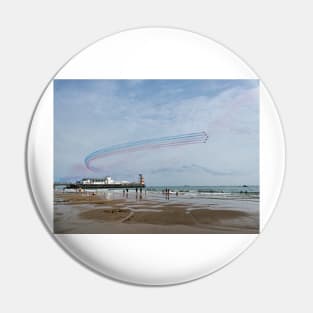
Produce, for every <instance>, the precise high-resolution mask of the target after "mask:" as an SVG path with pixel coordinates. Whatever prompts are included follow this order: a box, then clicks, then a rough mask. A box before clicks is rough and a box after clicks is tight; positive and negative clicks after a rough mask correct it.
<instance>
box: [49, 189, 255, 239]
mask: <svg viewBox="0 0 313 313" xmlns="http://www.w3.org/2000/svg"><path fill="white" fill-rule="evenodd" d="M54 232H55V233H59V234H69V233H72V234H73V233H74V234H126V233H129V234H132V233H133V234H138V233H141V234H154V233H156V234H161V233H162V234H171V233H176V234H189V233H195V234H199V233H207V234H221V233H227V234H230V233H232V234H251V233H259V216H258V213H257V212H255V211H251V212H248V211H247V210H242V211H241V210H240V209H238V208H234V209H232V208H229V207H225V208H223V207H221V206H220V205H219V206H218V207H217V206H214V205H210V204H199V203H193V204H190V203H184V201H183V199H182V200H180V199H179V198H178V199H177V198H176V197H175V198H174V197H173V198H172V199H171V198H170V199H167V200H166V201H165V200H158V199H153V198H152V199H149V197H145V196H143V197H140V196H139V195H138V196H137V197H136V196H135V194H131V195H129V196H128V197H127V198H126V197H122V196H119V197H116V198H114V199H110V198H109V199H108V198H105V197H104V195H103V194H102V195H97V194H96V195H92V194H91V193H89V194H85V193H62V192H55V195H54Z"/></svg>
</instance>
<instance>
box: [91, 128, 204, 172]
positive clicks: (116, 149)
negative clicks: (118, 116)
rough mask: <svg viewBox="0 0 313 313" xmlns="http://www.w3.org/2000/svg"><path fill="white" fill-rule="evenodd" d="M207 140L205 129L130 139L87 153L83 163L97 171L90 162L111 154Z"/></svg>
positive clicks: (170, 146)
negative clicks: (136, 139)
mask: <svg viewBox="0 0 313 313" xmlns="http://www.w3.org/2000/svg"><path fill="white" fill-rule="evenodd" d="M207 140H208V135H207V133H206V132H205V131H202V132H196V133H188V134H181V135H175V136H167V137H159V138H152V139H144V140H139V141H132V142H127V143H123V144H118V145H114V146H111V147H107V148H102V149H99V150H96V151H94V152H92V153H90V154H88V155H87V156H86V158H85V165H86V167H87V168H88V169H89V170H91V171H98V169H97V168H95V167H92V162H93V161H95V160H97V159H102V158H107V157H111V156H113V155H118V154H124V153H132V152H137V151H144V150H153V149H163V148H172V147H178V146H185V145H192V144H199V143H205V142H206V141H207Z"/></svg>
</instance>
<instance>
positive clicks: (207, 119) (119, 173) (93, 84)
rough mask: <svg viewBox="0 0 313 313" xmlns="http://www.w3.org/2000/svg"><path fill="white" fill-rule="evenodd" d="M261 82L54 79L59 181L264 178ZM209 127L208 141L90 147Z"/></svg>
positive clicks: (220, 181) (195, 181) (231, 181)
mask: <svg viewBox="0 0 313 313" xmlns="http://www.w3.org/2000/svg"><path fill="white" fill-rule="evenodd" d="M258 86H259V82H258V80H55V81H54V177H55V180H69V179H79V178H82V177H103V176H106V175H109V176H112V178H113V179H115V180H129V181H135V180H137V175H138V173H143V175H144V177H145V180H146V184H147V185H150V186H152V185H242V184H249V185H251V184H255V185H258V184H259V88H258ZM199 131H205V132H207V134H208V136H209V138H208V141H207V142H206V143H199V144H194V145H186V146H179V147H171V148H163V149H154V150H145V151H137V152H133V153H124V154H123V153H121V154H119V155H118V156H115V157H114V156H112V157H106V158H102V159H99V160H97V161H96V162H95V163H96V164H95V165H96V167H97V168H99V169H101V170H100V171H98V172H92V171H91V170H89V169H87V168H86V166H85V164H84V158H85V157H86V156H87V155H88V154H90V153H91V152H93V151H95V150H98V149H101V148H105V147H110V146H112V145H116V144H122V143H127V142H131V141H136V140H143V139H149V138H158V137H162V136H172V135H179V134H185V133H191V132H199Z"/></svg>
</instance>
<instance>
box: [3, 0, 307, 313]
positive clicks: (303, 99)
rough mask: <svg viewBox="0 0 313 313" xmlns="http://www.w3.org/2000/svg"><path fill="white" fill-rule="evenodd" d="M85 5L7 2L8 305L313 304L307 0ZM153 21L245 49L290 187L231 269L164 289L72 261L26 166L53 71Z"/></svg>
mask: <svg viewBox="0 0 313 313" xmlns="http://www.w3.org/2000/svg"><path fill="white" fill-rule="evenodd" d="M82 3H84V5H81V4H80V3H79V2H78V1H53V2H52V1H51V2H48V1H46V2H44V1H41V2H40V1H37V2H36V1H31V0H30V1H23V2H22V1H10V2H8V1H6V3H2V4H1V6H0V38H1V41H0V44H1V50H0V51H1V58H0V77H1V84H0V86H1V87H0V88H1V89H0V90H1V92H0V97H1V98H0V103H1V109H2V110H1V112H2V113H1V123H0V127H1V132H0V134H1V143H2V154H1V163H0V164H1V165H0V166H1V168H0V170H1V179H0V182H1V196H2V201H1V215H0V216H1V218H0V221H1V228H0V229H1V259H0V260H1V261H0V262H1V267H0V271H1V272H0V277H1V280H0V284H1V285H0V287H1V302H0V309H1V311H4V312H19V311H28V310H29V311H32V312H40V311H43V310H44V311H46V312H55V311H57V310H58V311H65V310H70V311H74V312H77V313H78V312H85V311H87V310H88V311H89V310H90V311H93V312H103V311H110V312H124V311H126V310H127V311H136V312H146V311H149V312H160V311H161V310H163V311H166V312H168V311H173V310H175V311H180V312H190V311H197V312H208V311H213V312H229V311H240V312H251V311H254V312H264V311H265V310H268V311H274V310H284V312H286V311H287V312H294V311H296V310H297V311H301V312H309V311H311V310H312V308H313V305H312V302H311V299H310V298H309V296H311V293H312V288H310V287H312V286H311V285H312V282H311V281H312V279H313V277H312V276H313V275H312V273H313V271H312V268H311V266H312V264H313V258H312V239H311V238H310V236H311V237H312V231H311V229H312V217H313V213H312V212H313V206H312V203H311V200H310V196H311V193H312V186H311V185H312V184H311V181H312V177H311V175H312V165H311V160H312V151H311V150H309V146H310V145H312V141H311V138H310V133H312V131H313V129H312V122H311V120H312V113H313V112H312V96H311V89H312V87H311V85H312V77H311V70H312V59H311V56H312V53H313V51H312V50H313V49H312V35H311V32H310V28H312V27H313V25H312V24H313V22H312V21H309V19H310V18H311V17H310V15H311V12H312V9H311V8H310V7H309V2H308V1H297V2H294V1H290V2H289V3H286V2H285V1H276V2H275V3H272V2H271V1H263V2H255V1H236V2H230V1H216V2H215V1H214V2H209V1H203V2H201V1H195V0H194V1H188V2H187V4H186V2H184V3H182V1H161V0H159V1H154V2H151V1H127V2H126V1H124V2H122V1H114V2H113V1H102V2H100V1H99V2H96V1H89V2H88V5H87V2H82ZM149 25H161V26H163V25H164V26H175V27H182V28H185V29H190V30H193V31H196V32H199V33H201V34H205V35H207V36H209V37H212V38H214V39H216V40H217V41H219V42H221V43H223V44H225V45H226V46H227V47H230V48H231V49H232V50H233V51H234V52H236V53H237V54H239V56H241V57H242V58H243V59H244V60H246V61H247V63H248V64H250V65H251V66H252V68H253V69H255V71H256V72H257V73H258V74H259V75H260V77H261V79H262V80H263V81H264V82H265V84H266V85H267V86H268V88H269V89H270V91H271V93H272V96H273V98H274V100H275V101H276V104H277V106H278V109H279V111H280V115H281V118H282V120H283V124H284V128H285V135H286V139H287V173H286V180H285V184H284V188H283V191H282V195H281V199H280V202H279V205H278V207H277V209H276V211H275V213H274V215H273V217H272V220H271V221H270V223H269V224H268V226H267V227H266V229H265V231H264V232H263V234H262V235H261V236H260V238H259V239H258V240H257V241H256V242H255V243H254V245H253V246H251V247H250V248H249V250H248V251H246V252H245V253H244V254H243V255H242V256H241V257H240V258H238V259H237V260H236V261H235V262H233V263H232V264H230V265H228V266H227V267H225V268H224V269H223V270H221V271H219V272H217V273H215V274H213V275H211V276H209V277H206V278H203V279H200V280H198V281H195V282H192V283H188V284H184V285H179V286H174V287H162V288H160V287H159V288H155V287H148V288H147V287H135V286H130V285H125V284H121V283H118V282H114V281H111V280H109V279H105V278H103V277H101V276H98V275H97V274H94V273H92V272H90V271H88V270H86V269H85V268H84V267H82V266H81V265H80V264H78V263H76V262H75V261H73V260H72V259H71V258H70V257H69V256H68V255H67V254H65V253H64V252H63V251H62V250H61V249H60V248H59V246H58V245H57V244H56V243H55V242H54V241H53V240H52V239H51V238H50V236H49V235H48V233H47V232H46V230H45V228H44V227H43V226H42V225H41V223H40V221H39V218H38V216H37V213H36V211H35V210H34V208H33V205H32V201H31V199H30V196H29V194H28V190H27V184H26V179H25V173H24V145H25V139H26V132H27V128H28V123H29V120H30V118H31V115H32V111H33V109H34V107H35V103H36V102H37V100H38V97H39V95H40V93H41V92H42V90H43V88H44V87H45V85H46V83H47V82H48V80H49V79H50V78H51V77H52V75H53V74H54V73H55V72H56V71H57V70H58V69H59V67H60V66H61V65H63V64H64V63H65V61H67V59H69V58H70V57H71V56H72V55H73V54H74V53H76V52H77V51H78V50H79V49H81V48H84V47H85V46H86V45H87V44H89V43H91V42H93V41H94V40H96V39H98V38H100V37H102V36H104V35H108V34H111V33H113V32H116V31H119V30H122V29H126V28H132V27H136V26H149ZM17 181H19V183H18V185H17V184H15V185H13V183H16V182H17Z"/></svg>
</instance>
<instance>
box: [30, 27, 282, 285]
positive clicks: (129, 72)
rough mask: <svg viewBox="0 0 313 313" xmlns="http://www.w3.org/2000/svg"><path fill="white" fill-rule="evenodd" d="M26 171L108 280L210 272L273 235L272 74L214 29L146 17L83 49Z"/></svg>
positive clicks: (64, 76) (38, 116)
mask: <svg viewBox="0 0 313 313" xmlns="http://www.w3.org/2000/svg"><path fill="white" fill-rule="evenodd" d="M26 162H27V171H28V180H29V185H30V188H31V191H32V196H33V199H34V204H35V205H36V208H37V210H38V212H39V214H40V216H41V218H42V222H43V223H44V224H45V226H46V228H47V230H48V232H49V233H50V234H51V236H52V237H53V238H54V239H55V240H56V241H57V242H58V243H59V244H60V245H61V246H62V247H63V248H64V250H65V251H67V252H68V253H69V254H70V255H71V256H73V257H74V259H76V260H78V261H79V262H80V263H82V264H84V265H85V266H86V267H87V268H89V269H92V270H94V271H95V272H97V273H100V274H102V275H104V276H106V277H110V278H113V279H116V280H120V281H124V282H128V283H133V284H143V285H168V284H177V283H182V282H187V281H190V280H194V279H197V278H200V277H202V276H206V275H208V274H210V273H212V272H214V271H216V270H218V269H220V268H222V267H223V266H225V265H226V264H228V263H229V262H230V261H232V260H233V259H234V258H236V257H237V256H238V255H240V254H241V253H242V252H243V251H244V250H245V249H246V248H247V247H248V246H249V245H250V244H251V243H252V242H253V241H254V240H255V239H256V238H257V237H258V235H259V234H260V233H261V232H262V230H263V229H264V226H265V224H266V223H267V221H268V220H269V218H270V216H271V213H272V211H273V209H274V207H275V205H276V202H277V200H278V197H279V193H280V189H281V185H282V181H283V175H284V166H285V146H284V138H283V132H282V127H281V123H280V119H279V116H278V113H277V110H276V108H275V105H274V103H273V101H272V99H271V97H270V95H269V93H268V91H267V89H266V88H265V87H264V85H263V83H262V81H261V80H260V79H259V78H258V76H257V75H256V74H255V73H254V72H253V71H252V70H251V68H250V67H249V66H247V65H246V64H245V62H243V61H242V60H241V59H240V58H239V57H238V56H237V55H236V54H234V53H233V52H232V51H230V50H228V49H227V48H225V47H224V46H222V45H220V44H218V43H217V42H215V41H213V40H211V39H208V38H206V37H203V36H201V35H198V34H195V33H192V32H189V31H183V30H179V29H170V28H141V29H135V30H128V31H124V32H120V33H117V34H115V35H112V36H109V37H106V38H104V39H102V40H99V41H97V42H96V43H94V44H92V45H90V46H89V47H87V48H86V49H84V50H82V51H81V52H80V53H78V54H77V55H75V56H74V57H73V58H71V59H70V60H69V61H68V62H67V63H66V64H65V65H64V66H63V67H62V68H61V69H60V70H59V71H58V73H57V74H56V75H55V76H54V77H53V79H52V80H51V81H50V82H49V84H48V86H47V88H46V89H45V91H44V92H43V94H42V96H41V97H40V100H39V102H38V104H37V107H36V110H35V113H34V115H33V118H32V121H31V125H30V129H29V135H28V143H27V160H26Z"/></svg>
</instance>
